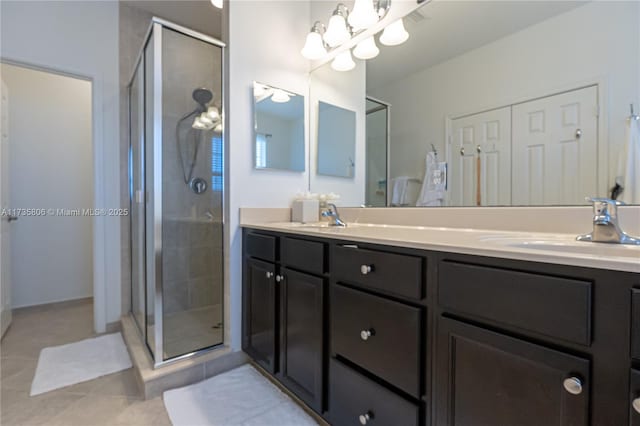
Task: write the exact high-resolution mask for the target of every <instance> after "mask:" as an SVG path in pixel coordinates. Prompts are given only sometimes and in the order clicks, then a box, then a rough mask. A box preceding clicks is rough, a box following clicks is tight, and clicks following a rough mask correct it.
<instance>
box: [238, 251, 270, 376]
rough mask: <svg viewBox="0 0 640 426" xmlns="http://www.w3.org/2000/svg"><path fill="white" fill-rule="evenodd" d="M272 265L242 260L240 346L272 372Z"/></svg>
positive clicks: (252, 260) (253, 260)
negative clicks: (243, 264) (242, 282)
mask: <svg viewBox="0 0 640 426" xmlns="http://www.w3.org/2000/svg"><path fill="white" fill-rule="evenodd" d="M275 283H276V281H275V265H274V264H272V263H267V262H262V261H260V260H255V259H247V260H246V261H245V270H244V285H243V315H244V318H243V322H242V328H243V330H242V335H243V336H242V349H243V350H244V351H245V352H246V353H247V354H248V355H249V356H250V357H251V358H253V360H254V361H256V362H257V363H258V364H260V365H261V366H262V367H263V368H265V369H266V370H267V371H269V372H271V373H275V372H276V367H277V358H276V357H277V348H276V342H277V340H276V339H277V329H276V327H277V322H276V312H277V311H276V309H277V299H276V285H275Z"/></svg>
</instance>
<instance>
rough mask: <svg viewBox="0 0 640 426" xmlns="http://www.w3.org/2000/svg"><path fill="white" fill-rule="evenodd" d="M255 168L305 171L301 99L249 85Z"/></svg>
mask: <svg viewBox="0 0 640 426" xmlns="http://www.w3.org/2000/svg"><path fill="white" fill-rule="evenodd" d="M253 101H254V111H255V123H254V129H255V151H254V165H255V168H256V169H279V170H290V171H294V172H303V171H304V170H305V152H304V97H303V96H301V95H298V94H296V93H292V92H290V91H287V90H284V89H280V88H277V87H273V86H269V85H266V84H262V83H256V82H254V83H253Z"/></svg>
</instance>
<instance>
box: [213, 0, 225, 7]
mask: <svg viewBox="0 0 640 426" xmlns="http://www.w3.org/2000/svg"><path fill="white" fill-rule="evenodd" d="M211 4H212V5H214V6H215V7H217V8H218V9H222V5H223V1H222V0H211Z"/></svg>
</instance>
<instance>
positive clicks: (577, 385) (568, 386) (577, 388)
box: [562, 377, 582, 395]
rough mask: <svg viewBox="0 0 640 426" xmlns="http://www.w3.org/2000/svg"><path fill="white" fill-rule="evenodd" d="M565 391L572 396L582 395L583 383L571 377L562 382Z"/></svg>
mask: <svg viewBox="0 0 640 426" xmlns="http://www.w3.org/2000/svg"><path fill="white" fill-rule="evenodd" d="M562 384H563V385H564V390H566V391H567V392H569V393H570V394H572V395H580V394H581V393H582V382H581V381H580V379H579V378H577V377H569V378H567V379H564V382H562Z"/></svg>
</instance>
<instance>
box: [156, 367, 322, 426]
mask: <svg viewBox="0 0 640 426" xmlns="http://www.w3.org/2000/svg"><path fill="white" fill-rule="evenodd" d="M163 399H164V405H165V407H167V412H168V413H169V418H170V419H171V423H173V425H174V426H223V425H224V426H227V425H242V426H249V425H255V426H270V425H274V426H305V425H314V426H316V425H317V424H318V423H317V422H315V421H314V420H313V418H311V416H309V415H308V414H307V413H305V412H304V410H303V409H302V408H300V407H299V406H298V405H297V404H296V403H295V402H293V401H292V400H291V398H289V397H288V396H287V395H285V394H284V393H283V392H282V391H281V390H280V389H278V388H277V387H276V386H275V385H274V384H272V383H271V382H269V380H267V379H266V378H265V377H263V376H262V374H260V373H258V372H257V371H256V370H255V369H254V368H253V367H251V366H250V365H248V364H247V365H243V366H242V367H238V368H236V369H233V370H231V371H227V372H226V373H222V374H220V375H218V376H214V377H212V378H210V379H207V380H204V381H202V382H200V383H196V384H195V385H191V386H186V387H184V388H179V389H173V390H170V391H166V392H165V393H164V395H163Z"/></svg>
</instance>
